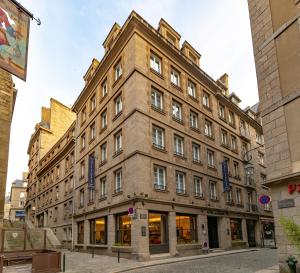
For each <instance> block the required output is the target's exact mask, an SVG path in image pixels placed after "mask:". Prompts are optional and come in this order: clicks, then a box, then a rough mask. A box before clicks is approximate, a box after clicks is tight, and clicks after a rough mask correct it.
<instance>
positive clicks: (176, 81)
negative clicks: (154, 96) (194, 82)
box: [171, 68, 180, 87]
mask: <svg viewBox="0 0 300 273" xmlns="http://www.w3.org/2000/svg"><path fill="white" fill-rule="evenodd" d="M171 83H173V84H175V85H176V86H178V87H180V74H179V72H178V71H177V70H175V69H174V68H171Z"/></svg>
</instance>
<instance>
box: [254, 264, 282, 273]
mask: <svg viewBox="0 0 300 273" xmlns="http://www.w3.org/2000/svg"><path fill="white" fill-rule="evenodd" d="M255 273H279V266H278V265H274V266H272V267H269V268H267V269H262V270H259V271H256V272H255Z"/></svg>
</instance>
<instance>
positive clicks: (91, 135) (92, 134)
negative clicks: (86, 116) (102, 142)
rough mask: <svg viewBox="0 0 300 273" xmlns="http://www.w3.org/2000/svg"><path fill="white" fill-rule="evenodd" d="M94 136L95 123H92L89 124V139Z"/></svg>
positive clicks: (92, 138)
mask: <svg viewBox="0 0 300 273" xmlns="http://www.w3.org/2000/svg"><path fill="white" fill-rule="evenodd" d="M95 137H96V128H95V123H93V124H92V125H91V126H90V141H91V140H94V139H95Z"/></svg>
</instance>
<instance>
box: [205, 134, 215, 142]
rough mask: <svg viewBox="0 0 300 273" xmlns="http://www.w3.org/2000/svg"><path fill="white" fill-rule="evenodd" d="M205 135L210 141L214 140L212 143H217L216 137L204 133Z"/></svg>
mask: <svg viewBox="0 0 300 273" xmlns="http://www.w3.org/2000/svg"><path fill="white" fill-rule="evenodd" d="M204 135H205V136H206V137H207V138H208V139H210V140H212V141H215V137H214V136H209V135H207V134H205V133H204Z"/></svg>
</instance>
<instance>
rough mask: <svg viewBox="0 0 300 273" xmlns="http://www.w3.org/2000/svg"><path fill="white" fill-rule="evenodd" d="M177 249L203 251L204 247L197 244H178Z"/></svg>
mask: <svg viewBox="0 0 300 273" xmlns="http://www.w3.org/2000/svg"><path fill="white" fill-rule="evenodd" d="M176 249H177V250H188V249H202V245H201V244H199V243H197V242H196V243H187V244H180V243H177V245H176Z"/></svg>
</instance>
